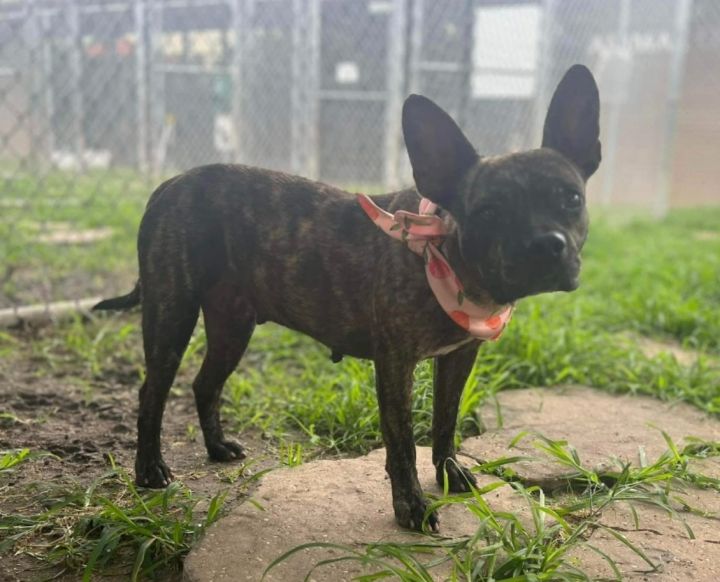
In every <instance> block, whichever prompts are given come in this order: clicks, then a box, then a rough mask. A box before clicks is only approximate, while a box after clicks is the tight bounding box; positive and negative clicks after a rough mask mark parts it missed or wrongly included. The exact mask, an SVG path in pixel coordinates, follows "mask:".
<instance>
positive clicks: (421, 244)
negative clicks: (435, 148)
mask: <svg viewBox="0 0 720 582" xmlns="http://www.w3.org/2000/svg"><path fill="white" fill-rule="evenodd" d="M357 200H358V202H359V203H360V206H361V207H362V209H363V210H364V211H365V214H367V215H368V217H369V218H370V220H372V221H373V222H374V223H375V225H376V226H377V227H378V228H380V230H382V231H383V232H385V233H386V234H388V235H389V236H391V237H392V238H394V239H397V240H400V241H403V242H405V243H406V244H407V246H408V248H409V249H410V250H411V251H413V252H414V253H416V254H418V255H420V256H421V257H423V259H424V260H425V274H426V276H427V280H428V284H429V285H430V289H432V292H433V294H434V295H435V298H436V299H437V301H438V303H439V304H440V307H442V308H443V310H444V311H445V312H446V313H447V314H448V316H450V318H451V319H452V320H453V321H454V322H455V323H457V324H458V325H459V326H460V327H462V328H463V329H464V330H466V331H467V332H468V333H469V334H470V335H472V336H473V337H476V338H478V339H482V340H496V339H498V338H499V337H500V334H501V333H502V332H503V330H504V329H505V327H506V326H507V324H508V322H509V321H510V317H511V316H512V311H513V305H512V304H510V305H496V304H494V303H488V304H485V305H478V304H477V303H473V302H472V301H470V300H469V299H468V298H467V297H465V293H464V291H463V286H462V283H461V282H460V279H458V278H457V275H455V271H453V269H452V267H451V266H450V264H449V263H448V261H447V259H446V258H445V255H443V253H442V251H441V250H440V248H439V246H440V244H441V243H442V242H443V240H444V239H445V236H446V235H447V228H446V225H445V223H444V222H443V220H442V219H441V218H440V217H439V216H438V215H437V214H435V213H436V211H437V205H436V204H434V203H433V202H431V201H430V200H428V199H427V198H422V199H421V200H420V208H419V213H418V214H415V213H413V212H408V211H406V210H398V211H397V212H395V214H390V213H389V212H387V211H385V210H383V209H382V208H380V207H379V206H378V205H377V204H375V203H374V202H373V201H372V200H371V199H370V197H369V196H367V195H365V194H358V195H357Z"/></svg>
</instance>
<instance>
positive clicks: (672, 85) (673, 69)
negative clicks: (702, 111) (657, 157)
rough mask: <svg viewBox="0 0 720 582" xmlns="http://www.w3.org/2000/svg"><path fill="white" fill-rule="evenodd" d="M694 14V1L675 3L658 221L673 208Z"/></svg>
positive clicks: (686, 0) (656, 212)
mask: <svg viewBox="0 0 720 582" xmlns="http://www.w3.org/2000/svg"><path fill="white" fill-rule="evenodd" d="M691 14H692V0H676V3H675V27H674V31H673V38H674V39H675V42H674V45H675V46H674V47H673V48H674V50H673V54H672V60H671V62H670V75H669V79H668V96H667V113H666V115H665V128H664V137H665V139H664V141H663V151H662V162H661V164H662V167H661V169H660V171H661V176H660V185H659V188H658V193H657V198H656V200H655V204H654V208H653V214H654V215H655V217H657V218H661V217H663V216H664V215H665V214H666V213H667V211H668V208H669V206H670V187H671V180H672V163H673V154H674V152H675V127H676V123H677V113H678V106H679V104H678V102H679V101H680V97H681V93H682V80H683V71H684V69H685V57H686V56H687V45H688V34H689V32H690V17H691Z"/></svg>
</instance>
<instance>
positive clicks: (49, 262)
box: [0, 0, 720, 308]
mask: <svg viewBox="0 0 720 582" xmlns="http://www.w3.org/2000/svg"><path fill="white" fill-rule="evenodd" d="M718 49H720V3H718V2H715V1H714V0H562V1H560V0H537V1H517V0H505V1H487V0H444V1H442V2H440V1H436V0H0V184H1V185H2V187H1V189H0V308H9V307H17V306H20V305H28V304H34V303H41V304H48V303H50V302H53V301H58V300H62V299H78V298H84V297H89V296H93V295H96V294H106V293H113V292H117V291H122V290H124V289H125V287H127V286H128V285H129V284H130V283H131V282H132V280H133V277H134V274H135V259H134V237H135V232H136V228H137V223H138V220H139V216H140V215H141V212H142V208H143V205H144V202H145V200H146V199H147V197H148V195H149V193H150V191H151V189H152V187H153V186H154V185H155V184H157V183H158V182H159V181H160V180H161V179H162V178H163V177H165V176H168V175H171V174H174V173H177V172H179V171H182V170H185V169H187V168H190V167H192V166H196V165H199V164H204V163H209V162H217V161H222V162H239V163H244V164H252V165H260V166H264V167H267V168H273V169H279V170H284V171H288V172H292V173H297V174H301V175H304V176H307V177H310V178H316V179H320V180H323V181H328V182H332V183H334V184H337V185H340V186H343V187H346V188H347V189H350V190H364V191H369V192H376V191H381V190H383V189H385V190H387V189H392V188H397V187H399V186H402V185H407V184H409V183H410V173H409V167H408V162H407V160H406V156H405V152H404V146H403V142H402V135H401V131H400V112H401V107H402V102H403V100H404V98H405V96H406V95H407V94H408V93H411V92H417V93H422V94H425V95H428V96H430V97H431V98H433V99H435V100H436V101H438V103H440V104H441V105H442V106H443V107H444V108H446V109H447V110H448V111H449V112H450V113H451V114H452V115H453V117H455V119H457V120H458V122H459V123H460V125H461V126H462V127H463V128H464V129H465V130H466V131H467V134H468V136H469V137H470V139H471V140H472V141H473V143H474V144H475V145H476V146H477V148H478V150H479V151H480V152H481V153H484V154H494V153H503V152H507V151H512V150H518V149H523V148H528V147H535V146H537V145H538V144H539V139H540V133H541V128H542V121H543V118H544V113H545V109H546V107H547V103H548V101H549V98H550V95H551V93H552V90H553V89H554V86H555V84H556V83H557V81H558V80H559V78H560V77H561V75H562V73H563V72H564V71H565V69H566V68H567V67H568V66H569V65H571V64H573V63H575V62H581V63H584V64H586V65H588V66H589V67H590V68H591V69H592V70H593V72H594V74H595V75H596V78H597V80H598V84H599V86H600V90H601V97H602V111H603V113H602V128H601V131H602V140H603V148H604V162H603V165H602V167H601V171H600V172H599V173H598V175H597V176H596V177H594V178H593V180H592V183H591V191H590V197H591V200H592V201H593V202H594V203H596V204H602V205H606V206H612V207H613V208H616V207H617V208H621V209H641V210H643V211H646V212H652V213H654V214H657V215H661V214H663V213H664V212H665V211H666V210H667V209H668V208H669V207H671V206H676V205H688V204H696V203H720V193H718V189H717V187H716V184H717V183H720V169H719V166H720V164H717V159H720V64H719V62H720V61H719V60H718V59H717V58H716V55H717V54H718Z"/></svg>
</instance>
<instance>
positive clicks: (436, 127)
mask: <svg viewBox="0 0 720 582" xmlns="http://www.w3.org/2000/svg"><path fill="white" fill-rule="evenodd" d="M402 126H403V135H404V136H405V146H406V147H407V151H408V155H409V156H410V164H411V165H412V169H413V176H414V177H415V185H416V186H417V189H418V192H419V193H420V194H421V195H423V196H425V197H426V198H429V199H430V200H432V201H433V202H435V203H437V204H439V205H440V206H444V207H445V208H447V207H448V205H449V204H450V202H451V200H452V198H453V196H454V195H455V194H456V190H457V187H458V184H459V182H460V179H461V178H462V176H463V174H464V173H465V172H466V171H467V170H468V169H470V167H471V166H472V165H473V164H474V163H475V162H476V160H477V159H478V155H477V153H476V152H475V148H473V147H472V145H471V144H470V142H469V141H468V140H467V138H466V137H465V136H464V135H463V132H462V131H461V130H460V128H459V127H458V126H457V124H456V123H455V122H454V121H453V120H452V118H451V117H450V116H449V115H448V114H447V113H445V112H444V111H443V110H442V109H441V108H440V107H438V106H437V105H436V104H435V103H433V102H432V101H430V99H428V98H427V97H422V96H421V95H410V97H408V98H407V99H406V100H405V105H404V106H403V114H402Z"/></svg>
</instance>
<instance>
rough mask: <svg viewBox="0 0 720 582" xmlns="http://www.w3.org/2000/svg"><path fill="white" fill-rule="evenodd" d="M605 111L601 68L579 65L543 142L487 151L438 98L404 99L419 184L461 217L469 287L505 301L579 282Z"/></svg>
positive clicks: (558, 93) (557, 98)
mask: <svg viewBox="0 0 720 582" xmlns="http://www.w3.org/2000/svg"><path fill="white" fill-rule="evenodd" d="M599 112H600V102H599V97H598V89H597V85H596V84H595V80H594V79H593V76H592V74H591V73H590V71H589V70H588V69H587V68H585V67H583V66H581V65H575V66H573V67H572V68H570V69H569V70H568V72H567V73H566V74H565V76H564V77H563V79H562V80H561V81H560V84H559V85H558V87H557V89H556V90H555V94H554V95H553V98H552V101H551V103H550V107H549V109H548V113H547V117H546V119H545V126H544V132H543V140H542V146H541V147H540V148H539V149H535V150H530V151H526V152H520V153H514V154H508V155H504V156H498V157H481V156H479V155H478V154H477V153H476V152H475V149H474V148H473V146H472V145H471V144H470V142H469V141H468V140H467V138H466V137H465V136H464V135H463V133H462V131H461V130H460V128H459V127H458V126H457V125H456V124H455V122H454V121H453V120H452V118H451V117H450V116H449V115H448V114H447V113H445V112H444V111H443V110H442V109H441V108H440V107H438V106H437V105H435V103H433V102H432V101H430V100H429V99H427V98H425V97H421V96H418V95H412V96H410V97H409V98H408V99H407V100H406V101H405V106H404V108H403V133H404V136H405V144H406V146H407V150H408V154H409V156H410V163H411V165H412V169H413V175H414V177H415V185H416V187H417V190H418V192H419V193H420V194H421V195H423V196H425V197H426V198H429V199H430V200H432V201H433V202H436V203H437V204H439V205H440V206H441V207H442V208H444V209H445V210H447V211H448V212H449V214H450V215H451V216H452V218H453V219H454V221H455V225H456V228H457V237H458V242H459V247H460V252H461V254H462V257H463V262H464V263H465V266H466V267H467V269H466V271H468V273H467V275H468V276H469V277H470V278H471V281H466V282H465V283H466V287H467V286H468V283H470V284H471V285H472V284H476V285H478V286H479V287H481V288H482V289H484V290H485V291H487V292H489V293H490V295H491V296H492V298H493V299H494V300H495V301H496V302H498V303H508V302H511V301H514V300H516V299H519V298H520V297H524V296H527V295H533V294H536V293H542V292H545V291H572V290H573V289H575V288H576V287H577V285H578V276H579V273H580V249H581V248H582V246H583V243H584V242H585V238H586V236H587V229H588V216H587V210H586V208H585V183H586V182H587V180H588V178H589V177H590V176H591V175H592V174H593V173H594V172H595V170H597V168H598V166H599V164H600V157H601V156H600V141H599V139H598V138H599V133H600V128H599ZM468 290H469V289H468Z"/></svg>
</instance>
